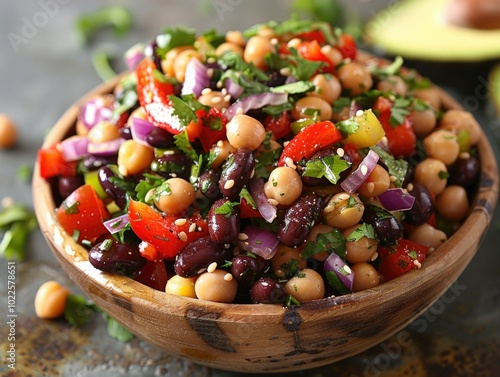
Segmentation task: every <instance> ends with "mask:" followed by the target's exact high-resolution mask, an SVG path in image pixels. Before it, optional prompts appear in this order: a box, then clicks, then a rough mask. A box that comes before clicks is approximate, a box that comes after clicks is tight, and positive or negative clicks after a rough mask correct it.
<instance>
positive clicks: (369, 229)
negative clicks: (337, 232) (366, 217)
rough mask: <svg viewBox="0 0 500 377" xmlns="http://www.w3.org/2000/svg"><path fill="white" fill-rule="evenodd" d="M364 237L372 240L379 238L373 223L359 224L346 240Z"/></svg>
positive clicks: (351, 240) (350, 240)
mask: <svg viewBox="0 0 500 377" xmlns="http://www.w3.org/2000/svg"><path fill="white" fill-rule="evenodd" d="M363 237H366V238H369V239H372V240H374V239H377V234H376V233H375V229H374V228H373V226H372V225H371V224H368V223H363V224H361V225H359V226H358V227H357V228H356V229H355V230H354V231H353V232H352V233H351V234H349V235H348V236H347V238H346V240H347V241H349V242H356V241H359V240H360V239H361V238H363Z"/></svg>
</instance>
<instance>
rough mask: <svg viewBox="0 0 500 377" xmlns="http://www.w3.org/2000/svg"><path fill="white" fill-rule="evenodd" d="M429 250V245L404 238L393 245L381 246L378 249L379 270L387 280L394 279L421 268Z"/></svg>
mask: <svg viewBox="0 0 500 377" xmlns="http://www.w3.org/2000/svg"><path fill="white" fill-rule="evenodd" d="M428 250H429V248H428V247H427V246H424V245H421V244H419V243H416V242H413V241H410V240H407V239H404V238H402V239H399V240H398V242H397V244H396V245H393V246H379V247H378V249H377V252H378V255H379V257H380V263H379V266H378V271H379V273H380V274H381V275H382V276H383V277H384V279H385V281H389V280H392V279H394V278H396V277H398V276H401V275H403V274H405V273H407V272H408V271H411V270H414V269H417V268H419V266H420V264H421V263H422V262H423V261H424V260H425V257H426V254H427V251H428Z"/></svg>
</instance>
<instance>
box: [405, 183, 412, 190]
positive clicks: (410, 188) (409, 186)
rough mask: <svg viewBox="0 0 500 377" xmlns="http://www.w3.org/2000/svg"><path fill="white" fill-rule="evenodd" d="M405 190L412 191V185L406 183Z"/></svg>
mask: <svg viewBox="0 0 500 377" xmlns="http://www.w3.org/2000/svg"><path fill="white" fill-rule="evenodd" d="M406 190H408V191H413V183H408V186H406Z"/></svg>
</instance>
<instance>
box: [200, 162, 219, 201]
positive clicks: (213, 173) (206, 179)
mask: <svg viewBox="0 0 500 377" xmlns="http://www.w3.org/2000/svg"><path fill="white" fill-rule="evenodd" d="M219 180H220V172H219V171H217V170H215V169H208V170H206V171H205V172H203V173H202V174H201V175H200V181H199V187H200V191H201V192H202V193H203V195H205V196H206V197H207V198H209V199H215V198H216V197H218V196H219V194H220V188H219Z"/></svg>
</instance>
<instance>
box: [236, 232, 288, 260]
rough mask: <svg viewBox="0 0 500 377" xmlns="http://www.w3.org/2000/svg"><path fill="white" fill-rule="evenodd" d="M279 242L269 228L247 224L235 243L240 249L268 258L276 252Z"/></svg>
mask: <svg viewBox="0 0 500 377" xmlns="http://www.w3.org/2000/svg"><path fill="white" fill-rule="evenodd" d="M241 238H244V239H241ZM279 243H280V242H279V239H278V236H277V235H276V233H274V232H272V231H271V230H268V229H263V228H258V227H256V226H252V225H248V226H246V227H245V228H244V229H243V232H242V234H241V236H240V240H238V242H237V243H236V245H237V246H238V247H239V248H240V249H242V250H245V251H249V252H251V253H254V254H255V255H258V256H259V257H262V258H264V259H266V260H269V259H271V258H272V257H273V256H274V254H276V250H277V249H278V245H279Z"/></svg>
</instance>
